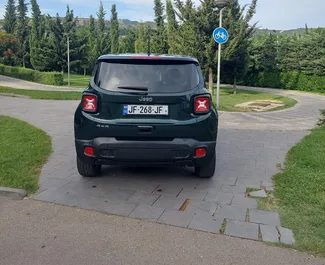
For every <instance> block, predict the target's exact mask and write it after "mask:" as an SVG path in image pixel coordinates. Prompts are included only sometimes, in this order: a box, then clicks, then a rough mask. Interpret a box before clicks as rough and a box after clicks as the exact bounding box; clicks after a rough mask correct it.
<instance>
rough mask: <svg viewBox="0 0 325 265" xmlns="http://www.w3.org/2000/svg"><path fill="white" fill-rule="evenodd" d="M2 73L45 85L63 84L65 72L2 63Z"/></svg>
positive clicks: (0, 66)
mask: <svg viewBox="0 0 325 265" xmlns="http://www.w3.org/2000/svg"><path fill="white" fill-rule="evenodd" d="M0 75H5V76H11V77H14V78H19V79H23V80H26V81H31V82H36V83H41V84H45V85H57V86H61V85H63V74H62V73H57V72H40V71H37V70H32V69H28V68H23V67H12V66H7V65H2V64H0Z"/></svg>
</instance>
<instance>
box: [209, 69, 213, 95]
mask: <svg viewBox="0 0 325 265" xmlns="http://www.w3.org/2000/svg"><path fill="white" fill-rule="evenodd" d="M209 91H210V93H211V95H213V72H212V68H211V67H209Z"/></svg>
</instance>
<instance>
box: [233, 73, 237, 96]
mask: <svg viewBox="0 0 325 265" xmlns="http://www.w3.org/2000/svg"><path fill="white" fill-rule="evenodd" d="M233 92H234V94H235V95H236V93H237V75H236V74H235V76H234V86H233Z"/></svg>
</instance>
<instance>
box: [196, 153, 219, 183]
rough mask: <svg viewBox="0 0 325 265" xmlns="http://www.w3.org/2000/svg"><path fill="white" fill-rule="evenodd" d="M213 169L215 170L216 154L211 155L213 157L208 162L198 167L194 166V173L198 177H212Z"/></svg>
mask: <svg viewBox="0 0 325 265" xmlns="http://www.w3.org/2000/svg"><path fill="white" fill-rule="evenodd" d="M215 171H216V155H213V157H212V158H211V160H210V161H209V162H208V163H206V164H204V165H202V166H200V167H195V173H196V175H197V176H198V177H200V178H212V177H213V176H214V173H215Z"/></svg>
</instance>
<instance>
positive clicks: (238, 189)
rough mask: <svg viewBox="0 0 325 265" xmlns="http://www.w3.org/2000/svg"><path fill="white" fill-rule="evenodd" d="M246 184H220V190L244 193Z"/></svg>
mask: <svg viewBox="0 0 325 265" xmlns="http://www.w3.org/2000/svg"><path fill="white" fill-rule="evenodd" d="M246 189H247V187H246V185H237V184H236V185H235V186H230V185H226V184H224V185H222V187H221V191H222V192H226V193H234V194H240V193H242V194H244V193H245V192H246Z"/></svg>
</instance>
